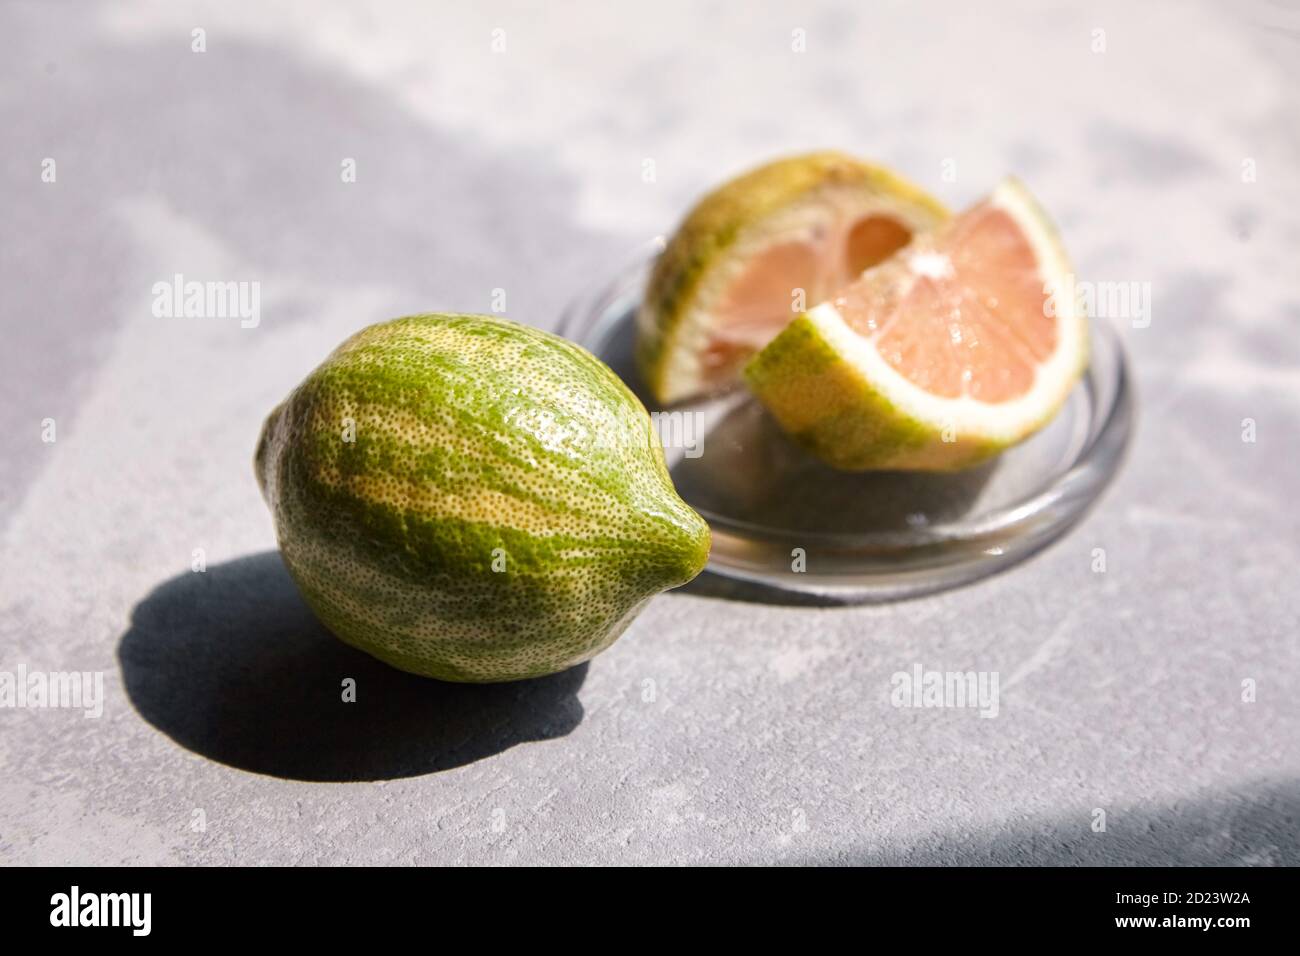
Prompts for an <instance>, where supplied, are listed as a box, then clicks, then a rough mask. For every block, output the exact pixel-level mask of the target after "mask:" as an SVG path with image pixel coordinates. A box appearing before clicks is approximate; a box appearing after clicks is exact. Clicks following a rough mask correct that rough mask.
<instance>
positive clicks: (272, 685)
mask: <svg viewBox="0 0 1300 956" xmlns="http://www.w3.org/2000/svg"><path fill="white" fill-rule="evenodd" d="M118 660H119V662H120V664H121V668H122V677H123V683H124V685H125V687H126V691H127V694H128V695H129V697H130V699H131V702H132V703H133V704H134V705H135V707H136V709H137V710H138V711H139V712H140V714H141V716H143V717H144V718H145V720H147V721H149V723H151V724H153V725H154V726H155V727H157V728H158V729H159V730H161V731H162V732H163V733H165V734H167V735H168V736H169V737H171V738H172V739H173V740H175V741H176V742H177V743H179V744H181V745H182V746H184V747H187V748H189V749H190V750H192V751H194V752H195V753H198V754H202V755H203V756H205V757H210V758H212V759H213V760H217V761H220V762H221V763H224V764H228V765H230V766H232V767H238V768H240V769H242V770H250V771H253V772H255V773H264V774H269V775H271V776H276V777H287V778H291V779H296V780H316V781H356V780H383V779H393V778H398V777H412V776H418V775H421V774H427V773H433V772H436V771H441V770H448V769H451V768H454V767H460V766H464V765H465V764H468V763H472V762H474V761H476V760H480V759H482V758H484V757H489V756H492V755H493V754H497V753H500V752H501V751H503V750H507V749H509V748H510V747H513V746H515V745H516V744H520V743H524V742H527V741H533V740H549V739H552V738H556V737H562V736H564V735H565V734H568V733H569V732H570V731H572V730H573V729H574V728H575V727H577V726H578V724H579V723H581V721H582V717H583V709H582V704H581V703H580V702H579V700H578V698H577V692H578V689H579V688H580V687H581V686H582V683H583V680H584V679H585V678H586V673H587V665H585V664H583V665H580V666H578V667H575V668H572V669H570V670H568V671H565V672H564V673H562V674H556V675H553V676H551V677H544V678H539V679H537V680H531V681H521V682H517V683H510V684H450V683H445V682H442V681H435V680H429V679H427V678H423V677H416V676H414V675H411V674H405V673H403V672H401V671H397V670H394V669H393V668H391V667H389V666H387V665H386V664H382V663H380V662H379V661H377V660H374V659H373V658H371V657H369V656H367V655H366V654H363V653H361V652H360V651H357V650H354V649H353V648H350V647H348V646H347V645H345V644H343V643H342V642H340V641H338V640H336V639H335V638H334V637H333V636H332V635H331V634H330V633H329V632H328V631H326V630H325V628H324V627H323V626H322V625H321V624H320V623H319V622H318V621H317V620H316V618H315V617H314V616H313V615H312V613H311V611H310V610H309V609H308V607H307V605H306V604H305V603H304V602H303V600H302V598H301V597H299V595H298V592H297V590H296V588H295V586H294V584H293V580H292V579H291V578H290V577H289V574H288V572H287V571H286V570H285V567H284V564H283V563H282V561H281V560H280V556H279V554H278V553H277V552H273V551H268V552H264V553H262V554H257V555H252V556H249V557H245V558H240V559H238V560H236V561H231V562H228V563H225V564H221V565H217V566H215V567H210V568H209V569H208V570H207V571H206V572H204V573H201V574H197V573H186V574H182V575H179V576H177V577H174V578H172V579H171V580H169V581H166V582H164V583H163V584H161V585H159V586H158V587H157V588H155V589H154V590H153V591H152V592H151V593H150V594H149V595H148V597H146V598H145V599H144V600H143V601H141V602H140V603H139V604H138V605H136V607H135V610H134V612H133V614H132V617H131V627H130V630H128V631H127V632H126V634H125V635H123V637H122V640H121V643H120V645H119V647H118ZM345 678H352V679H354V680H355V681H356V702H355V703H344V702H343V699H342V695H343V686H342V684H343V681H344V679H345Z"/></svg>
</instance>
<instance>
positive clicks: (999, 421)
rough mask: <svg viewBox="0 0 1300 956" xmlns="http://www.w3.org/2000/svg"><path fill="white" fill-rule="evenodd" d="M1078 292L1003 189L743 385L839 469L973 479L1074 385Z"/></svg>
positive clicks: (919, 246) (1033, 217) (1024, 203)
mask: <svg viewBox="0 0 1300 956" xmlns="http://www.w3.org/2000/svg"><path fill="white" fill-rule="evenodd" d="M1073 288H1074V283H1073V275H1072V270H1071V267H1070V263H1069V260H1068V258H1067V257H1066V254H1065V251H1064V250H1063V249H1062V248H1061V244H1060V241H1059V239H1058V238H1057V235H1056V231H1055V229H1054V228H1053V226H1052V225H1051V223H1050V222H1049V221H1048V219H1047V216H1046V215H1045V214H1044V213H1043V211H1042V209H1041V208H1040V207H1039V205H1038V203H1037V202H1035V201H1034V199H1033V197H1032V196H1030V194H1029V192H1028V191H1027V190H1026V189H1025V188H1024V186H1022V185H1021V184H1020V183H1019V182H1017V181H1016V180H1014V179H1008V180H1005V181H1004V182H1002V183H1001V184H1000V185H999V186H998V188H997V189H996V190H995V191H994V192H993V194H992V195H991V196H989V197H988V198H987V199H985V200H984V201H982V202H979V203H977V204H976V205H975V206H973V207H972V208H970V209H968V210H966V211H965V212H963V213H962V214H961V215H959V216H957V217H955V218H953V219H951V220H949V221H948V222H947V223H945V224H944V225H942V226H940V227H939V228H938V229H937V230H935V231H934V232H933V233H930V234H928V235H924V236H917V237H916V238H915V239H914V240H913V241H912V243H911V244H910V245H909V246H908V247H907V248H906V249H904V250H902V251H901V252H899V253H898V254H896V255H894V256H893V257H892V258H890V259H889V260H887V261H886V262H884V263H882V264H881V265H879V266H877V267H876V268H874V269H871V270H869V271H867V272H866V273H864V274H863V275H862V276H861V277H860V278H859V279H857V280H856V281H855V282H853V283H851V284H849V285H848V286H847V287H845V288H844V289H842V290H841V291H840V292H838V293H837V294H835V295H834V296H833V297H832V298H831V299H830V300H829V301H827V302H825V303H823V304H821V305H818V306H816V307H815V308H813V309H811V310H809V311H808V312H806V313H804V314H802V315H800V316H799V317H798V318H797V319H795V320H794V321H793V322H791V323H790V325H789V326H787V327H786V328H785V329H784V330H783V331H782V332H781V334H780V335H778V336H777V337H776V338H775V339H774V340H773V341H772V342H771V344H769V345H768V346H767V347H766V348H765V349H763V351H762V352H760V353H759V354H758V355H757V356H755V357H754V359H753V360H752V361H751V362H750V363H749V365H748V366H747V367H746V368H745V378H746V381H747V382H748V384H749V386H750V388H751V389H752V390H753V392H754V394H755V395H757V396H758V398H759V400H760V401H762V402H763V404H764V405H766V406H767V408H768V410H769V411H770V412H771V413H772V415H773V416H774V417H775V418H776V420H777V421H778V422H779V423H780V425H781V426H782V428H784V429H785V431H786V432H788V433H789V434H790V436H791V437H793V438H794V440H795V441H796V442H798V443H799V444H800V445H802V446H803V447H804V448H806V449H807V450H808V451H810V452H812V453H813V454H815V455H816V456H817V457H819V458H821V459H822V460H823V461H825V462H826V463H827V464H830V465H832V466H834V467H836V468H841V469H845V470H850V471H858V470H865V469H873V468H880V469H921V470H935V471H948V470H955V469H959V468H965V467H969V466H971V465H974V464H977V463H979V462H981V461H983V460H985V459H986V458H989V457H990V456H992V455H995V454H997V453H998V452H1000V451H1002V450H1004V449H1005V448H1007V447H1009V446H1011V445H1014V444H1015V443H1016V442H1019V441H1022V440H1024V439H1025V438H1027V437H1028V436H1029V435H1031V434H1033V433H1034V432H1035V431H1037V430H1038V429H1039V428H1041V427H1042V426H1043V425H1045V424H1046V423H1047V422H1048V421H1049V420H1051V418H1052V417H1053V416H1054V415H1055V414H1056V413H1057V411H1058V410H1059V409H1060V408H1061V405H1062V404H1063V403H1064V402H1065V399H1066V397H1067V396H1068V395H1069V393H1070V390H1071V389H1072V388H1073V387H1074V384H1075V382H1076V381H1077V380H1078V379H1079V376H1080V375H1081V374H1082V372H1083V369H1084V367H1085V366H1086V364H1087V357H1088V326H1087V319H1086V317H1085V315H1084V313H1083V311H1082V309H1080V308H1079V306H1078V303H1077V301H1076V298H1075V296H1074V295H1073V294H1072V292H1071V291H1070V290H1073ZM1058 290H1059V291H1058Z"/></svg>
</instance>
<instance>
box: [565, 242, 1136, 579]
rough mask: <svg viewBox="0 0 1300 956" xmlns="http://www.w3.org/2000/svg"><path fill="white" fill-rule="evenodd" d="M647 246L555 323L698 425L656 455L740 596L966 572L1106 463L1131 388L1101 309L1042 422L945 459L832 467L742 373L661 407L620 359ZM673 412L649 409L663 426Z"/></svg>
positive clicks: (1042, 521)
mask: <svg viewBox="0 0 1300 956" xmlns="http://www.w3.org/2000/svg"><path fill="white" fill-rule="evenodd" d="M660 249H661V244H652V246H650V247H647V248H646V249H645V250H643V252H642V253H641V254H640V255H638V256H637V258H636V260H635V261H634V262H633V264H632V265H631V266H629V267H628V268H627V269H625V270H624V271H623V272H622V273H621V274H619V275H618V276H616V277H615V278H614V279H613V281H611V282H610V283H609V284H608V285H606V286H605V287H604V288H602V289H600V290H599V291H597V292H595V293H594V294H593V295H590V296H588V297H587V298H585V299H582V300H580V301H578V302H576V303H574V304H573V305H572V306H571V307H570V308H569V309H568V311H566V313H565V315H564V317H563V319H562V322H561V327H560V329H559V331H560V333H561V334H562V335H564V336H566V337H567V338H569V339H571V340H573V341H575V342H577V343H579V344H580V345H582V346H584V347H585V348H587V349H588V350H590V351H591V352H592V353H594V354H595V355H596V356H598V357H599V358H600V359H601V360H603V361H604V362H606V363H607V364H608V365H609V366H610V367H611V368H613V369H614V371H615V372H616V373H618V375H620V376H621V377H622V378H623V380H624V381H625V382H627V383H628V385H629V386H630V387H631V389H632V390H633V391H634V392H635V393H636V394H637V395H638V396H639V397H640V398H641V400H642V401H643V402H645V405H646V408H648V409H649V410H650V411H651V412H661V413H662V412H665V411H667V412H672V413H676V412H682V413H684V414H685V415H689V416H691V418H690V424H691V425H693V426H696V430H695V431H694V432H693V433H692V432H691V431H685V432H683V433H681V434H684V435H685V436H686V437H687V438H688V439H693V441H686V442H680V441H678V442H671V441H670V442H666V445H668V446H669V447H666V449H665V454H666V456H667V458H668V464H669V469H670V470H671V472H672V477H673V481H674V482H675V484H676V485H677V491H678V493H679V494H680V495H681V496H682V498H683V499H685V500H686V502H687V503H689V504H690V505H691V507H693V508H694V509H695V510H696V511H698V512H699V513H700V514H701V515H703V516H704V518H705V520H707V521H708V522H709V525H710V526H711V528H712V529H713V550H712V553H711V554H710V556H709V565H708V570H709V571H711V572H713V573H714V574H718V575H722V576H724V577H726V578H731V579H734V580H736V581H739V582H744V583H745V586H744V587H742V588H741V589H740V590H739V593H740V595H741V596H745V593H746V592H750V591H754V589H755V588H756V589H757V592H762V591H770V590H775V591H777V592H786V593H787V594H789V595H790V596H794V595H802V596H804V597H809V596H811V597H812V598H814V599H816V600H820V601H827V602H836V603H839V602H860V601H883V600H894V599H898V598H903V597H909V596H915V595H918V594H924V593H928V592H932V591H938V590H942V589H944V588H950V587H955V586H957V585H960V584H965V583H968V582H970V581H974V580H976V579H978V578H982V577H984V576H986V575H989V574H993V573H994V572H996V571H1000V570H1002V569H1003V568H1006V567H1008V566H1009V565H1011V564H1014V563H1016V562H1017V561H1022V560H1024V559H1025V558H1026V557H1028V556H1029V555H1031V554H1033V553H1034V552H1035V551H1037V550H1039V549H1040V548H1042V547H1044V546H1045V545H1047V544H1049V543H1050V542H1051V541H1053V540H1055V539H1056V538H1058V537H1059V536H1060V535H1062V534H1063V533H1064V532H1065V531H1066V529H1068V528H1069V527H1070V526H1071V525H1072V524H1073V523H1074V522H1075V521H1077V520H1078V519H1079V518H1080V517H1081V516H1082V515H1083V513H1084V512H1085V511H1086V510H1087V509H1088V507H1089V506H1090V505H1091V504H1092V503H1093V501H1095V500H1096V498H1097V496H1098V494H1100V492H1101V490H1102V489H1103V488H1104V487H1105V486H1106V484H1107V483H1108V482H1109V480H1110V479H1111V477H1112V476H1113V475H1114V473H1115V471H1116V469H1117V468H1118V467H1119V463H1120V461H1121V459H1122V458H1123V454H1124V449H1125V446H1126V445H1127V443H1128V437H1129V431H1130V428H1131V425H1132V418H1133V397H1132V388H1131V383H1130V381H1129V375H1128V371H1127V368H1126V367H1125V361H1124V353H1123V348H1122V346H1121V343H1120V339H1119V336H1118V335H1117V334H1116V333H1115V331H1114V330H1113V329H1112V328H1111V327H1110V326H1109V325H1107V324H1106V323H1105V322H1099V321H1094V322H1093V324H1092V343H1091V344H1092V353H1091V363H1090V365H1089V367H1088V371H1087V374H1086V375H1085V376H1084V378H1083V379H1082V381H1080V383H1079V384H1078V386H1077V387H1076V388H1075V389H1074V391H1073V393H1071V395H1070V398H1069V400H1068V401H1067V403H1066V405H1065V407H1064V408H1063V409H1062V410H1061V412H1060V414H1059V415H1057V417H1056V418H1055V419H1054V420H1053V421H1052V423H1051V424H1050V425H1049V426H1048V427H1047V428H1045V429H1044V430H1043V431H1041V432H1039V433H1038V434H1037V435H1035V436H1034V437H1033V438H1031V439H1029V440H1028V441H1026V442H1024V443H1023V444H1021V445H1018V446H1016V447H1015V448H1012V449H1010V450H1009V451H1007V452H1005V453H1004V454H1002V455H999V456H998V457H997V458H995V459H993V460H992V461H990V462H987V463H986V464H984V465H982V466H980V467H977V468H974V469H972V470H969V471H965V472H959V473H956V474H930V473H924V472H860V473H845V472H838V471H835V470H833V469H831V468H828V467H827V466H825V465H822V464H821V463H820V462H818V461H817V460H816V459H814V458H812V457H811V456H809V455H807V454H805V453H804V452H803V451H801V450H800V449H799V448H797V447H796V446H795V445H793V444H792V443H791V442H790V441H789V440H788V439H787V438H786V437H785V435H784V434H782V432H781V431H780V429H779V428H778V427H777V426H776V425H775V423H774V422H773V421H772V420H771V419H770V417H769V416H768V415H767V413H766V412H765V411H764V410H763V408H762V406H760V405H759V404H758V403H757V402H756V401H755V400H754V399H753V398H752V397H750V396H749V395H748V394H747V393H746V392H745V391H744V390H743V389H737V390H735V391H732V392H729V393H727V394H724V395H721V396H717V397H714V398H710V399H707V400H704V401H699V402H695V403H690V404H685V405H677V406H674V407H673V408H672V409H667V410H664V409H660V408H659V406H657V405H656V404H655V402H654V400H653V399H652V398H651V397H650V396H649V395H648V394H647V393H646V391H645V389H644V388H643V386H642V384H641V381H640V378H639V376H638V375H637V372H636V369H635V366H634V364H633V360H632V348H633V342H634V338H635V329H634V317H635V314H636V310H637V307H638V305H639V304H640V298H641V294H642V290H643V289H644V288H645V281H646V277H647V275H648V274H649V270H650V266H651V264H652V263H653V261H654V257H655V255H657V254H658V252H659V250H660ZM686 421H687V419H686V418H684V417H683V418H678V419H677V420H676V421H673V419H672V418H671V417H670V418H668V419H667V420H666V421H660V423H659V424H660V433H661V435H663V434H664V430H665V429H666V428H673V427H678V428H680V427H681V426H682V425H683V423H684V422H686ZM683 444H684V445H686V446H687V447H680V446H681V445H683ZM674 446H676V447H674ZM800 567H802V570H797V569H798V568H800ZM733 593H734V592H733ZM751 596H759V595H758V594H757V593H754V594H752V595H751Z"/></svg>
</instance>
